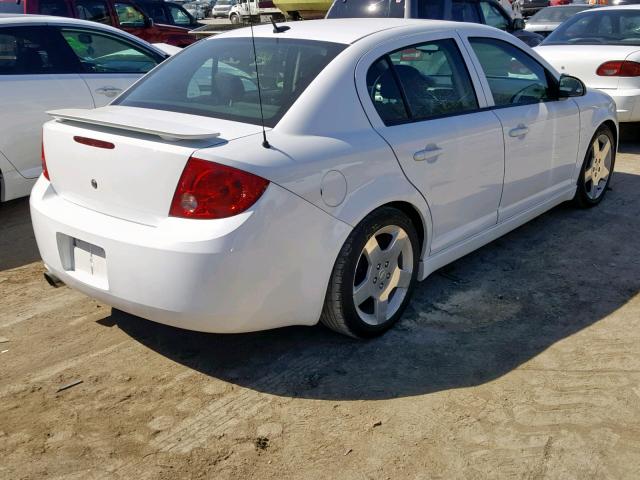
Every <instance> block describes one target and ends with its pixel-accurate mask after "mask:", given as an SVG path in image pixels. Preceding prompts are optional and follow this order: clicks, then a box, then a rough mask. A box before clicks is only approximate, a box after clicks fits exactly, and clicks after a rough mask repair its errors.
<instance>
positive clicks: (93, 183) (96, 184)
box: [91, 178, 98, 190]
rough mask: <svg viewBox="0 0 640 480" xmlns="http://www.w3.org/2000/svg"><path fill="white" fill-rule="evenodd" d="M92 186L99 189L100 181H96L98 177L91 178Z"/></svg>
mask: <svg viewBox="0 0 640 480" xmlns="http://www.w3.org/2000/svg"><path fill="white" fill-rule="evenodd" d="M91 186H92V187H93V188H95V189H96V190H97V189H98V182H96V179H95V178H92V179H91Z"/></svg>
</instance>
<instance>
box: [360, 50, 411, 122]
mask: <svg viewBox="0 0 640 480" xmlns="http://www.w3.org/2000/svg"><path fill="white" fill-rule="evenodd" d="M367 91H368V92H369V96H370V97H371V101H372V102H373V105H374V106H375V107H376V111H377V112H378V115H380V118H381V119H382V121H383V122H384V123H385V125H395V124H398V123H404V122H406V121H408V120H409V114H408V113H407V108H406V105H405V102H404V99H403V98H402V94H401V93H400V87H399V85H398V82H397V80H396V77H395V74H394V72H393V70H392V69H391V66H390V63H389V60H388V59H387V57H384V58H381V59H380V60H378V61H377V62H376V63H374V64H373V65H372V66H371V68H369V71H368V72H367Z"/></svg>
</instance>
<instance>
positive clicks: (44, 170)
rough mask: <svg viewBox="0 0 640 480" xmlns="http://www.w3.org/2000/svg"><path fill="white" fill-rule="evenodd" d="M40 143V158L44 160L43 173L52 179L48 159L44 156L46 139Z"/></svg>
mask: <svg viewBox="0 0 640 480" xmlns="http://www.w3.org/2000/svg"><path fill="white" fill-rule="evenodd" d="M40 145H41V148H40V152H41V153H40V159H41V160H42V175H44V178H46V179H47V180H49V181H51V179H50V178H49V170H47V159H46V158H45V156H44V140H43V141H42V143H41V144H40Z"/></svg>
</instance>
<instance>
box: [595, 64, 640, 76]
mask: <svg viewBox="0 0 640 480" xmlns="http://www.w3.org/2000/svg"><path fill="white" fill-rule="evenodd" d="M596 74H597V75H599V76H601V77H640V63H638V62H632V61H630V60H612V61H610V62H604V63H603V64H602V65H600V66H599V67H598V69H597V70H596Z"/></svg>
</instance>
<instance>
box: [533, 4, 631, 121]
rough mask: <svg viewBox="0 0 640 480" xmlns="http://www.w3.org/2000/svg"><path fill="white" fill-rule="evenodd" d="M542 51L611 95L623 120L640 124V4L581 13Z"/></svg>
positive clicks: (540, 50)
mask: <svg viewBox="0 0 640 480" xmlns="http://www.w3.org/2000/svg"><path fill="white" fill-rule="evenodd" d="M536 51H537V52H538V53H539V54H540V55H542V56H543V57H544V58H545V59H546V60H547V61H548V62H549V63H551V65H553V66H554V67H555V68H556V69H557V70H558V71H559V72H562V73H567V74H569V75H575V76H576V77H578V78H580V79H581V80H582V81H583V82H584V83H585V84H586V85H587V86H588V87H591V88H597V89H598V90H601V91H603V92H605V93H607V94H609V95H611V97H613V99H614V100H615V102H616V105H617V109H618V121H620V122H640V5H626V6H621V7H606V8H597V9H593V10H587V11H583V12H580V13H578V14H576V15H575V16H573V17H571V18H570V19H569V20H567V21H566V22H564V23H563V24H562V25H560V27H558V28H557V29H556V30H555V31H554V32H553V33H552V34H551V35H549V37H547V39H546V40H545V41H544V42H543V43H542V44H541V45H540V46H538V47H536Z"/></svg>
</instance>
